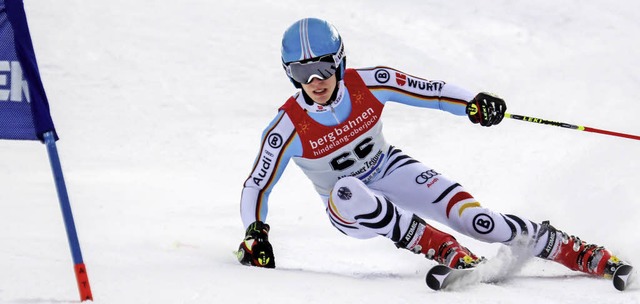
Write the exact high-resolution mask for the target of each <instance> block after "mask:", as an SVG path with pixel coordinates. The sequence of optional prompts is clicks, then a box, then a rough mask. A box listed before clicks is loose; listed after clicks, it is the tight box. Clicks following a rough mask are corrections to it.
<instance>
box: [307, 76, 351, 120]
mask: <svg viewBox="0 0 640 304" xmlns="http://www.w3.org/2000/svg"><path fill="white" fill-rule="evenodd" d="M345 92H346V89H345V86H344V80H340V81H338V90H337V92H336V94H335V95H336V96H335V99H334V100H333V101H331V102H330V103H329V104H328V105H326V106H323V105H320V104H317V103H315V102H314V103H312V104H308V103H307V102H306V101H305V98H307V97H305V96H304V95H305V94H304V92H301V94H298V96H297V98H296V100H297V101H298V104H299V105H300V106H301V107H302V108H303V109H305V110H306V111H308V112H312V113H322V112H327V111H331V108H335V107H337V106H339V105H340V104H341V103H342V101H344V99H345V98H344V96H345V94H344V93H345Z"/></svg>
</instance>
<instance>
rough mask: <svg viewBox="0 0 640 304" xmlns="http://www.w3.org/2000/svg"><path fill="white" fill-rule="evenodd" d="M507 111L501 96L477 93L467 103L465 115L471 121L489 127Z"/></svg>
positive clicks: (498, 120)
mask: <svg viewBox="0 0 640 304" xmlns="http://www.w3.org/2000/svg"><path fill="white" fill-rule="evenodd" d="M506 111H507V104H506V103H505V102H504V100H502V98H500V97H498V96H495V95H491V94H489V93H479V94H478V95H476V97H474V98H473V100H471V101H470V102H469V103H468V104H467V111H466V112H467V115H468V116H469V120H471V122H472V123H474V124H477V123H480V125H482V126H485V127H489V126H492V125H497V124H499V123H500V122H501V121H502V119H503V118H504V113H505V112H506Z"/></svg>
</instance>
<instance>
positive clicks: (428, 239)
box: [396, 215, 484, 269]
mask: <svg viewBox="0 0 640 304" xmlns="http://www.w3.org/2000/svg"><path fill="white" fill-rule="evenodd" d="M396 246H398V247H399V248H405V249H408V250H411V251H413V252H414V253H422V254H424V255H425V256H426V257H427V258H428V259H430V260H434V261H436V262H438V263H440V264H442V265H445V266H448V267H450V268H459V269H461V268H472V267H475V266H476V265H477V264H478V263H479V262H480V261H482V260H483V259H484V258H478V257H477V256H476V255H475V254H473V253H472V252H471V251H470V250H469V249H467V248H466V247H463V246H462V245H460V244H459V243H458V241H456V239H455V238H454V237H453V236H452V235H450V234H448V233H445V232H442V231H440V230H438V229H436V228H434V227H432V226H430V225H428V224H427V223H426V222H424V221H423V220H422V219H421V218H419V217H417V216H415V215H414V216H413V220H412V222H411V225H410V227H409V231H407V233H406V234H405V236H404V237H403V238H402V239H401V240H400V241H399V242H398V243H396Z"/></svg>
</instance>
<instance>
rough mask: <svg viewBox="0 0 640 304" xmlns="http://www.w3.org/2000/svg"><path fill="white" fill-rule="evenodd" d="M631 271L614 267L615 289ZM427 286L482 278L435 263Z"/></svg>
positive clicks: (623, 286) (626, 283)
mask: <svg viewBox="0 0 640 304" xmlns="http://www.w3.org/2000/svg"><path fill="white" fill-rule="evenodd" d="M632 272H633V267H632V266H631V265H622V266H620V267H619V268H618V269H616V271H615V273H614V274H613V277H612V281H613V287H615V289H617V290H620V291H623V290H625V289H626V288H627V287H628V286H629V283H630V282H631V280H630V277H631V274H632ZM425 281H426V283H427V286H429V288H431V289H433V290H442V289H446V288H447V287H450V286H452V285H456V286H458V287H460V286H465V285H471V284H475V283H482V282H484V280H483V279H482V278H481V275H480V274H479V273H478V271H477V267H476V268H468V269H454V268H449V267H447V266H444V265H436V266H434V267H433V268H431V269H430V270H429V272H428V273H427V276H426V277H425Z"/></svg>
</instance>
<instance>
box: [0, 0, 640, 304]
mask: <svg viewBox="0 0 640 304" xmlns="http://www.w3.org/2000/svg"><path fill="white" fill-rule="evenodd" d="M25 2H26V3H25V9H26V11H27V18H28V21H29V25H30V29H31V35H32V38H33V41H34V46H35V50H36V55H37V58H38V62H39V65H40V70H41V74H42V75H41V76H42V78H43V81H44V85H45V88H46V89H47V94H48V97H49V100H50V103H51V111H52V116H53V119H54V122H55V123H56V127H57V130H58V132H59V134H60V137H61V140H60V141H58V149H59V152H60V156H61V161H62V166H63V168H64V173H65V177H66V181H67V187H68V190H69V194H70V198H71V204H72V208H73V212H74V216H75V221H76V226H77V229H78V235H79V238H80V244H81V247H82V251H83V256H84V260H85V264H86V266H87V271H88V274H89V279H90V282H91V287H92V290H93V295H94V299H95V302H96V303H233V302H245V301H250V302H260V303H385V302H386V303H427V302H428V303H463V302H464V303H514V302H517V303H580V304H583V303H640V287H638V286H632V287H631V288H630V289H629V290H628V291H627V292H624V293H621V292H618V291H616V290H615V289H613V288H612V286H611V283H610V282H607V281H604V280H599V279H592V278H588V277H586V276H583V275H580V274H577V273H573V272H571V271H569V270H566V269H565V268H563V267H561V266H559V265H556V264H553V263H550V262H545V261H540V260H532V261H529V262H528V263H526V264H525V265H524V266H523V267H522V269H521V271H520V272H518V273H516V274H515V275H514V276H513V277H512V278H510V279H509V280H507V281H505V282H502V283H500V284H495V285H494V284H478V285H474V286H471V287H468V288H465V289H464V290H454V291H447V292H433V291H431V290H429V289H428V288H427V287H426V285H425V284H424V275H425V274H426V272H427V270H428V269H429V268H430V267H431V266H432V265H434V264H433V262H431V261H428V260H426V259H424V258H422V257H420V256H418V255H413V254H411V253H409V252H406V251H402V250H398V249H396V248H395V247H394V246H393V244H392V243H391V242H389V241H388V240H386V239H383V238H377V239H371V240H356V239H351V238H348V237H345V236H343V235H342V234H340V233H339V232H338V231H337V230H335V229H334V228H333V227H332V226H331V225H330V223H329V221H328V219H327V218H326V215H325V213H324V210H323V207H322V203H321V202H320V200H319V199H318V197H317V195H316V194H315V192H314V191H313V187H312V186H311V183H310V182H308V181H307V180H306V179H305V178H304V176H303V174H302V173H301V171H300V170H299V169H298V168H297V167H296V166H295V165H294V164H290V166H289V168H288V170H287V171H286V172H285V174H284V176H283V178H282V179H281V181H280V183H279V184H278V185H277V186H276V188H275V189H274V191H273V193H272V196H271V200H270V202H271V204H270V215H269V218H268V222H269V223H270V224H271V226H272V232H271V241H272V243H273V246H274V249H275V252H276V258H277V265H278V268H277V269H275V270H266V269H257V268H250V267H243V266H241V265H239V264H238V263H237V261H236V260H235V257H234V255H233V251H234V250H235V249H236V248H237V246H238V244H239V242H240V241H241V239H242V237H243V235H244V229H243V227H242V223H241V221H240V217H239V204H238V202H239V198H240V190H241V186H242V183H243V182H244V180H245V179H246V177H247V176H248V174H249V171H250V169H251V166H252V164H253V160H254V158H255V155H256V153H257V151H258V142H259V139H260V134H261V131H262V129H263V128H264V126H266V124H267V123H268V122H269V121H270V120H271V119H272V117H273V116H274V115H275V113H276V108H277V107H278V106H280V105H281V104H282V103H283V102H284V101H285V100H286V98H288V96H290V95H291V94H292V93H293V92H294V88H293V86H292V85H291V84H290V83H289V81H288V80H287V78H286V77H285V75H284V72H283V70H282V67H281V65H280V57H279V56H280V39H281V35H282V33H283V31H284V30H285V29H286V28H287V27H288V26H289V25H290V24H291V23H293V22H294V21H295V20H297V19H299V18H303V17H311V16H312V17H320V18H325V19H327V20H329V21H330V22H332V23H333V24H334V25H335V26H336V27H337V28H338V30H339V31H340V33H341V35H342V37H343V39H344V41H345V46H346V48H347V56H348V65H349V66H351V67H368V66H375V65H386V66H391V67H394V68H397V69H400V70H402V71H404V72H406V73H409V74H412V75H417V76H422V77H425V78H428V79H436V80H445V81H447V82H451V83H456V84H458V85H461V86H464V87H466V88H468V89H470V90H472V91H490V92H494V93H496V94H498V95H500V96H501V97H503V98H504V99H505V100H506V101H507V105H508V108H509V112H511V113H515V114H522V115H529V116H534V117H542V118H546V119H551V120H558V121H563V122H568V123H572V124H578V125H586V126H590V127H594V128H602V129H607V130H612V131H618V132H624V133H631V134H636V135H638V134H640V120H639V119H638V113H637V110H638V100H640V69H639V67H640V54H639V51H638V50H639V46H640V42H639V41H638V39H637V35H638V32H640V19H638V18H637V12H638V11H639V10H640V2H638V1H630V0H628V1H618V2H616V5H610V3H606V2H602V1H589V2H585V1H578V0H559V1H558V0H540V1H534V2H532V1H521V0H517V1H506V0H498V1H461V0H454V1H446V2H445V1H432V0H428V1H417V0H412V1H403V2H393V3H392V2H390V1H381V0H370V1H364V0H354V1H348V2H347V1H337V0H327V1H321V2H313V3H311V2H309V3H307V2H300V1H293V0H280V1H266V0H265V1H240V2H238V1H207V0H184V1H178V2H175V1H173V2H167V1H160V0H138V1H125V0H112V1H81V0H57V1H36V0H26V1H25ZM383 121H384V122H385V135H386V137H387V139H388V140H389V142H390V143H392V144H394V145H396V146H398V147H400V148H401V149H403V150H404V151H405V152H406V153H408V154H409V155H412V156H413V157H415V158H417V159H419V160H421V161H423V162H425V163H427V164H428V165H430V166H432V167H434V168H435V169H437V170H438V171H440V172H443V173H445V174H447V175H448V176H451V177H453V178H455V179H457V180H458V181H459V182H460V183H461V184H463V185H464V186H465V187H466V188H467V190H468V191H470V192H471V193H472V194H473V195H474V196H475V197H476V198H477V199H479V200H480V202H481V203H482V204H483V205H484V206H487V207H490V208H492V209H494V210H496V211H501V212H504V213H513V214H517V215H520V216H523V217H526V218H529V219H532V220H535V221H542V220H551V222H552V223H553V224H554V225H555V226H556V227H558V228H559V229H563V230H565V231H568V232H569V233H571V234H576V235H578V236H580V237H581V238H582V239H584V240H586V241H588V242H593V243H597V244H601V245H605V246H607V247H608V248H609V249H611V250H612V251H614V252H615V253H617V254H618V255H619V256H621V257H623V258H625V259H626V260H628V261H630V262H632V263H635V264H636V265H638V264H639V263H640V260H639V259H638V258H637V253H638V252H639V251H640V242H639V241H640V237H639V236H638V235H639V234H638V220H639V219H640V206H639V205H638V204H639V203H640V187H639V186H638V182H639V181H640V142H638V141H634V140H630V139H624V138H619V137H612V136H604V135H599V134H594V133H588V132H578V131H572V130H567V129H562V128H556V127H551V126H543V125H536V124H532V123H525V122H520V121H515V120H505V121H504V122H503V123H502V124H501V125H499V126H497V127H492V128H481V127H479V126H476V125H473V124H471V123H470V122H469V121H468V120H467V118H466V117H457V116H454V115H450V114H448V113H445V112H440V111H434V110H428V109H418V110H416V108H411V107H407V106H402V105H397V104H390V105H389V106H388V107H387V108H386V110H385V113H384V115H383ZM0 160H1V161H0V187H1V189H0V244H1V245H0V302H1V303H75V302H78V292H77V288H76V285H75V277H74V274H73V264H72V261H71V255H70V252H69V247H68V244H67V240H66V235H65V231H64V225H63V222H62V216H61V213H60V208H59V205H58V201H57V197H56V193H55V187H54V184H53V179H52V177H51V170H50V168H49V164H48V159H47V155H46V150H45V147H44V146H43V145H41V144H40V143H37V142H17V141H0ZM439 227H440V228H443V227H441V226H439ZM443 229H445V230H446V228H443ZM448 231H450V230H448ZM455 235H456V236H458V238H459V240H460V241H461V242H462V243H463V244H465V245H466V246H468V247H470V248H471V249H472V250H474V251H475V252H476V253H478V254H480V255H484V256H486V257H489V258H492V257H495V256H496V255H498V254H500V252H502V251H503V250H504V247H503V246H501V245H498V244H485V243H481V242H478V241H475V240H472V239H469V238H467V237H464V236H460V235H459V234H455Z"/></svg>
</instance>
